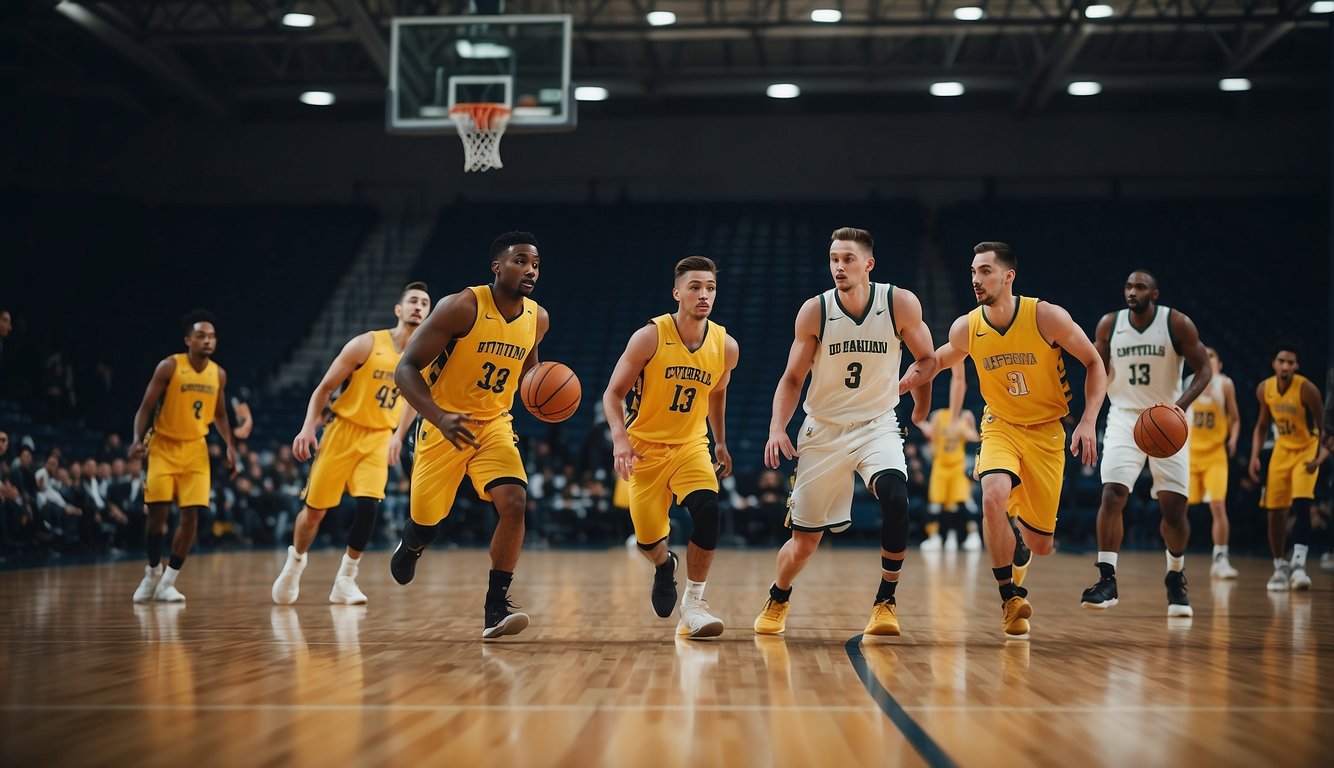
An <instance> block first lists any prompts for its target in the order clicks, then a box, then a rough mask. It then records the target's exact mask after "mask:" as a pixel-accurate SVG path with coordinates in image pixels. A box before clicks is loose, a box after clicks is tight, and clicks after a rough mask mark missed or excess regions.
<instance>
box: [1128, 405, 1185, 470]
mask: <svg viewBox="0 0 1334 768" xmlns="http://www.w3.org/2000/svg"><path fill="white" fill-rule="evenodd" d="M1189 434H1190V426H1189V425H1187V424H1186V419H1185V417H1183V416H1182V415H1181V414H1180V413H1179V412H1178V411H1177V410H1176V409H1175V408H1172V407H1171V406H1167V405H1162V404H1161V403H1160V404H1158V405H1155V406H1153V407H1152V408H1149V409H1147V410H1145V411H1144V412H1143V413H1141V414H1140V415H1139V419H1138V420H1137V421H1136V422H1135V445H1138V446H1139V449H1140V450H1141V451H1144V453H1145V455H1147V456H1152V457H1153V458H1155V459H1165V458H1167V457H1168V456H1172V455H1174V454H1175V453H1176V452H1177V451H1179V450H1181V446H1183V445H1185V444H1186V437H1187V436H1188V435H1189Z"/></svg>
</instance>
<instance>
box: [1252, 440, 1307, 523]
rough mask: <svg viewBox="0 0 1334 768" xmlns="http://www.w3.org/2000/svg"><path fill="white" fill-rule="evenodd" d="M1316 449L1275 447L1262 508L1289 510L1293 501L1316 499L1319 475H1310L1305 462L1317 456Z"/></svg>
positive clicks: (1262, 499)
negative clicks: (1316, 481) (1316, 485)
mask: <svg viewBox="0 0 1334 768" xmlns="http://www.w3.org/2000/svg"><path fill="white" fill-rule="evenodd" d="M1316 450H1317V447H1316V446H1315V445H1314V444H1312V445H1311V447H1310V448H1301V449H1298V450H1292V449H1291V448H1284V447H1282V446H1276V447H1275V448H1274V454H1273V455H1272V456H1270V457H1269V474H1268V476H1267V477H1266V479H1265V490H1264V495H1263V496H1261V497H1260V508H1261V509H1287V508H1288V507H1291V506H1292V500H1293V499H1314V498H1315V480H1316V475H1317V474H1318V470H1317V472H1307V471H1306V462H1308V461H1311V460H1312V459H1314V458H1315V456H1316Z"/></svg>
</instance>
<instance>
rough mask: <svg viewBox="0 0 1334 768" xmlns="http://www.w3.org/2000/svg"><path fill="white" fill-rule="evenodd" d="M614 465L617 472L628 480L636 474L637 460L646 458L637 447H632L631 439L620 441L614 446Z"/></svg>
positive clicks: (612, 453) (623, 478)
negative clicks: (636, 449) (636, 451)
mask: <svg viewBox="0 0 1334 768" xmlns="http://www.w3.org/2000/svg"><path fill="white" fill-rule="evenodd" d="M611 456H612V466H613V467H614V468H615V469H616V474H617V475H618V476H620V478H621V479H622V480H624V481H626V482H629V481H630V478H632V477H634V476H635V462H636V461H639V460H640V459H642V458H644V457H643V456H640V455H639V454H638V453H635V449H634V448H632V447H630V441H629V440H626V441H624V442H618V443H615V444H613V446H612V452H611Z"/></svg>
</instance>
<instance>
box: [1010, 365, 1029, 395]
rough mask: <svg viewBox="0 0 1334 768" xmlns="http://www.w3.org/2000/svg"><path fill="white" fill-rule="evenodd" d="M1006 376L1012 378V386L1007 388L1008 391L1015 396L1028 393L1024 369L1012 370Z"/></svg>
mask: <svg viewBox="0 0 1334 768" xmlns="http://www.w3.org/2000/svg"><path fill="white" fill-rule="evenodd" d="M1005 378H1007V379H1009V380H1010V386H1009V388H1008V389H1006V390H1005V391H1006V392H1009V393H1010V394H1011V395H1014V396H1015V397H1022V396H1023V395H1026V394H1028V381H1026V380H1025V379H1024V374H1023V372H1022V371H1010V372H1009V373H1007V374H1005Z"/></svg>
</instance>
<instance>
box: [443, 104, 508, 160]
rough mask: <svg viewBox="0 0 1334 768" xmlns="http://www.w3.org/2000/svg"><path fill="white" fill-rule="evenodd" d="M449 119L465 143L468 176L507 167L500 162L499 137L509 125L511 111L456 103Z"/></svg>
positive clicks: (503, 108)
mask: <svg viewBox="0 0 1334 768" xmlns="http://www.w3.org/2000/svg"><path fill="white" fill-rule="evenodd" d="M449 116H450V118H451V119H453V121H454V127H455V128H457V129H458V132H459V138H460V139H462V140H463V170H464V172H465V173H470V172H472V171H489V170H491V169H492V168H504V167H505V165H504V163H502V162H500V137H501V136H503V135H504V134H505V126H506V125H508V124H509V120H510V111H509V110H508V109H506V108H505V107H503V106H501V105H500V104H456V105H455V106H454V107H453V108H452V109H450V110H449Z"/></svg>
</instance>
